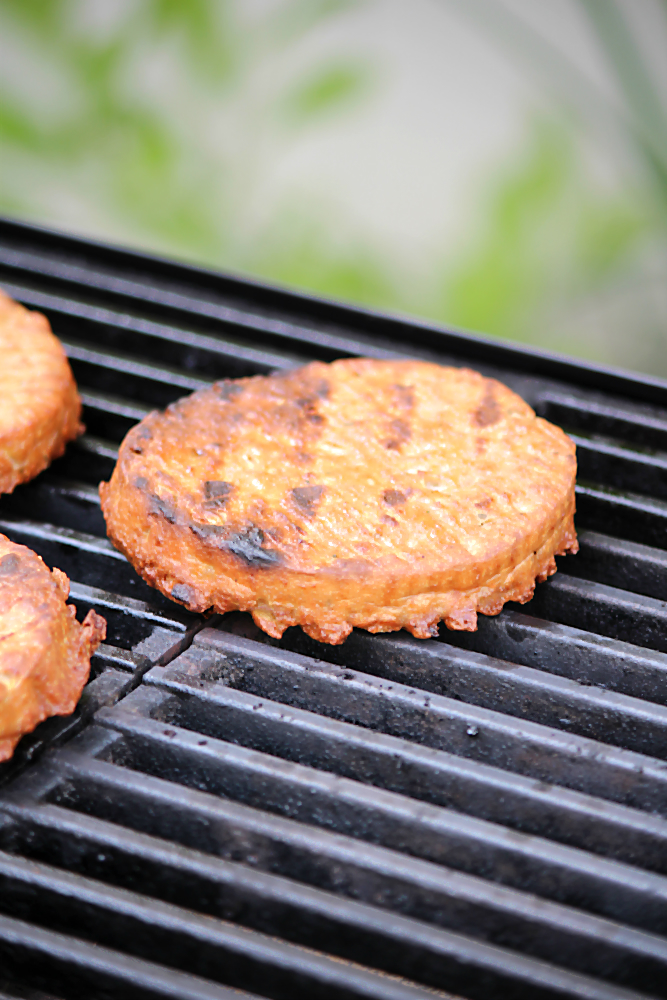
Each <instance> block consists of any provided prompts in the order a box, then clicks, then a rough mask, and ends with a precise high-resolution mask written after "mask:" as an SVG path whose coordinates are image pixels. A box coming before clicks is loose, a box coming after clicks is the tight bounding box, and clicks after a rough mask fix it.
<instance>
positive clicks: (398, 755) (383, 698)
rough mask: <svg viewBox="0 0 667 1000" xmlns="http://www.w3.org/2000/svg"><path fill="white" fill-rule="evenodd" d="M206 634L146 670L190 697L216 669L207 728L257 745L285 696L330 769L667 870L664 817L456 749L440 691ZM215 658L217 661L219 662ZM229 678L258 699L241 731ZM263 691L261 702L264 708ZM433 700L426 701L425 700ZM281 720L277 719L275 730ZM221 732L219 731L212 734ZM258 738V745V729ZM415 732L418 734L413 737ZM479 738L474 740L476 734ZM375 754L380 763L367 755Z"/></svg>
mask: <svg viewBox="0 0 667 1000" xmlns="http://www.w3.org/2000/svg"><path fill="white" fill-rule="evenodd" d="M208 633H209V630H206V631H205V632H203V633H200V635H199V636H196V637H195V640H194V644H193V646H192V647H190V649H189V650H188V651H187V652H186V653H184V654H182V655H181V656H180V657H179V658H178V659H177V660H175V661H173V662H172V664H171V665H170V666H169V667H168V669H166V670H152V671H151V672H150V673H149V674H147V675H146V677H145V681H146V683H153V684H155V685H157V686H158V687H160V688H161V689H163V690H165V691H173V692H174V693H176V695H177V697H180V698H181V700H183V699H187V698H188V697H189V696H190V695H191V694H192V691H191V690H188V688H191V687H192V683H193V681H192V675H193V673H194V674H195V676H196V675H197V673H201V674H202V675H203V676H207V674H208V673H209V671H210V672H212V673H213V675H214V676H218V677H221V678H222V677H224V684H219V683H216V684H210V685H208V684H207V692H206V695H205V696H202V699H203V704H199V703H198V702H197V701H194V702H193V705H192V711H193V712H194V713H195V715H194V717H193V719H194V724H195V725H196V726H197V727H198V728H201V727H202V726H205V728H206V730H207V731H210V727H211V725H215V726H216V727H217V728H219V732H220V733H221V734H224V738H225V739H230V740H232V741H233V742H240V743H244V742H245V743H252V745H253V746H255V747H257V748H260V747H259V742H257V743H256V742H254V741H255V739H257V737H256V736H255V735H251V733H252V728H253V726H254V725H256V724H255V723H254V722H253V721H252V720H253V719H255V718H259V719H261V720H262V721H261V723H257V725H261V726H262V727H263V728H264V738H265V739H267V738H268V737H269V732H270V730H271V721H270V720H269V719H267V718H266V713H267V712H269V713H272V714H273V715H275V709H274V707H273V703H276V702H277V703H279V704H280V709H279V711H278V717H279V720H280V722H279V723H278V728H285V727H289V726H291V725H293V724H296V720H297V719H299V720H301V721H302V723H303V725H304V727H305V728H306V730H307V731H308V732H313V733H320V737H319V738H320V739H321V741H322V742H323V745H324V746H325V748H326V751H327V753H326V756H325V758H324V759H325V763H324V765H323V766H324V768H325V769H327V770H328V769H329V767H327V763H326V762H327V757H328V758H329V759H330V760H331V761H332V762H333V761H336V767H337V768H340V767H341V766H344V767H345V768H346V769H347V773H348V776H356V773H357V772H358V773H359V774H361V775H362V779H361V780H364V779H365V780H369V781H371V782H374V781H379V782H380V783H385V782H386V781H393V782H398V783H399V787H398V790H400V791H403V790H405V789H408V790H409V792H410V794H412V795H414V796H416V797H418V798H422V799H425V800H426V801H431V802H434V803H437V804H440V805H445V806H449V807H453V808H455V809H458V810H460V811H465V812H467V813H469V814H470V815H474V816H477V817H479V818H482V819H488V820H490V821H492V822H500V823H503V824H505V825H507V826H510V827H513V828H516V829H519V830H522V831H523V832H525V833H533V834H536V835H539V836H548V837H550V838H552V839H555V840H560V841H561V842H563V843H567V844H570V845H572V846H578V847H585V848H587V849H589V850H593V851H595V852H597V853H602V854H604V855H606V856H609V857H615V858H617V859H620V860H625V861H628V862H629V863H631V864H641V865H642V866H643V867H645V868H654V869H657V870H661V871H665V842H666V839H667V824H666V823H665V820H664V819H662V818H661V817H658V816H650V818H649V817H647V816H646V814H645V813H643V812H640V811H637V810H634V809H628V808H627V807H626V806H619V805H617V804H613V805H612V804H611V803H609V802H600V801H599V799H596V798H594V797H593V796H590V795H583V794H582V793H580V792H573V791H570V790H569V789H565V788H563V786H551V785H544V784H540V785H539V786H536V783H535V781H534V780H533V779H531V778H528V777H525V776H523V775H519V774H515V773H512V772H511V771H506V770H503V769H501V768H498V767H493V766H490V765H488V764H486V763H484V762H482V761H479V760H474V759H470V758H467V757H465V756H457V755H456V751H457V749H458V747H457V745H456V742H455V740H450V738H449V737H448V735H447V731H446V719H445V720H444V724H443V720H442V719H441V717H440V712H439V709H440V707H441V706H440V705H439V699H438V698H437V697H436V698H435V699H433V700H431V699H430V698H428V697H427V698H426V699H424V698H423V694H422V695H419V694H417V693H416V692H415V691H413V690H410V689H409V688H407V687H406V686H404V685H402V684H399V683H396V682H394V683H392V684H391V685H389V684H386V683H383V682H381V681H377V680H376V679H375V678H374V677H371V676H369V675H368V674H366V675H364V674H361V673H358V672H356V671H351V670H349V669H346V668H339V667H332V666H330V665H328V664H324V663H321V662H319V663H318V662H317V661H312V660H308V659H306V658H305V657H300V656H294V655H290V654H289V653H286V654H282V655H278V656H276V655H275V654H273V655H271V654H270V653H268V652H265V651H259V652H258V651H257V650H256V649H253V648H252V645H251V644H250V643H243V642H242V643H239V642H238V641H234V640H232V641H231V642H225V641H221V642H217V643H216V644H215V647H214V649H213V650H211V649H210V647H209V648H208V649H207V648H206V646H207V643H206V636H207V635H208ZM202 647H203V648H202ZM212 652H213V654H214V655H213V656H211V653H212ZM212 663H213V664H215V666H214V667H213V668H212V667H211V664H212ZM225 685H230V687H231V688H232V689H238V690H239V691H243V692H246V693H247V695H248V696H251V701H250V704H251V710H252V713H253V715H252V716H251V717H250V718H249V719H246V718H245V716H247V711H245V712H244V711H242V710H241V717H240V719H239V725H240V732H239V734H238V735H236V730H237V729H238V728H239V726H237V725H235V724H234V722H233V720H231V719H230V718H229V711H228V710H227V711H226V710H225V706H226V701H227V700H228V699H230V698H232V701H231V704H232V705H233V706H236V705H238V707H239V708H240V707H241V706H247V704H248V701H247V699H243V700H241V701H240V702H237V701H236V700H235V699H234V696H232V694H231V691H230V689H229V688H227V687H225ZM258 697H259V698H261V699H263V701H262V703H261V706H260V704H259V703H258V702H257V698H258ZM264 699H269V700H270V703H271V704H268V705H267V703H266V701H265V700H264ZM425 701H428V703H429V704H428V705H425ZM179 704H180V703H179ZM314 705H317V706H318V711H319V713H320V714H321V715H324V716H328V717H332V718H333V719H335V720H338V721H336V722H334V723H328V722H324V721H323V720H319V721H318V719H317V717H314V716H313V715H312V707H313V706H314ZM286 706H289V708H290V709H292V708H294V707H295V706H296V707H299V708H301V709H307V708H310V712H304V711H301V712H299V713H297V715H296V716H294V715H293V714H292V713H291V712H288V713H285V711H284V710H285V707H286ZM174 710H175V711H176V709H174ZM209 716H211V717H212V719H213V720H216V719H220V720H222V719H225V722H224V724H223V723H222V721H221V723H220V726H219V727H218V724H217V722H211V721H209ZM283 716H284V718H283ZM170 717H171V718H173V719H174V721H176V718H177V719H178V721H179V724H181V725H183V726H185V727H186V728H191V723H190V716H189V712H188V709H187V704H183V705H182V706H181V707H179V708H178V710H177V716H176V717H174V716H170ZM340 720H344V722H342V723H341V721H340ZM350 723H352V724H353V725H350ZM275 725H276V724H275V719H273V726H274V728H275ZM358 727H363V729H361V730H360V729H359V728H358ZM371 734H373V735H371ZM380 734H385V736H383V735H380ZM213 735H218V733H217V732H215V731H214V732H213ZM466 735H467V733H466ZM478 735H479V734H478ZM387 736H388V737H389V738H386V737H387ZM396 737H399V739H396ZM273 738H275V739H276V740H282V741H284V739H287V747H286V751H285V752H286V753H287V755H288V756H289V755H290V754H291V755H292V756H297V757H298V759H299V760H304V759H305V757H304V756H302V755H304V754H305V749H304V747H303V746H302V743H301V741H300V740H299V738H298V733H297V732H296V731H295V732H294V733H290V735H287V736H285V737H281V736H280V735H279V734H275V737H272V739H273ZM476 738H477V737H475V739H476ZM259 740H260V742H261V737H260V738H259ZM408 740H409V741H410V742H406V741H408ZM470 740H471V737H468V742H470ZM339 744H340V746H339V750H338V753H339V755H340V756H339V757H335V756H334V755H333V753H332V751H333V749H334V747H336V746H337V745H339ZM272 745H273V746H274V747H275V745H276V744H275V743H274V744H272ZM433 750H436V751H437V752H436V753H434V752H433ZM364 751H365V754H366V756H365V757H364V756H363V753H364ZM274 752H275V750H274ZM459 753H461V751H460V750H459ZM371 754H372V755H373V757H375V758H377V759H376V760H371V759H368V758H369V755H371ZM281 755H283V754H281ZM350 757H351V760H348V758H350ZM350 769H352V770H350ZM385 787H387V786H386V784H385ZM394 787H396V785H394Z"/></svg>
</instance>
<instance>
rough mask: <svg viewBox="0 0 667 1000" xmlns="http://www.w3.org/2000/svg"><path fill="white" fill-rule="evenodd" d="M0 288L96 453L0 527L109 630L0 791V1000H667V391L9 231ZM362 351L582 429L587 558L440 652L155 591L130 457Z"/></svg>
mask: <svg viewBox="0 0 667 1000" xmlns="http://www.w3.org/2000/svg"><path fill="white" fill-rule="evenodd" d="M0 284H2V285H3V287H5V288H6V289H7V290H8V291H9V292H10V294H13V295H14V296H15V297H17V298H19V299H20V300H22V301H23V302H25V304H26V305H28V306H31V307H34V308H39V309H40V310H42V311H44V312H45V313H46V314H47V315H48V317H49V319H50V321H51V323H52V325H53V328H54V330H55V331H56V333H57V334H58V335H59V336H60V337H61V339H62V340H63V342H64V343H65V345H66V349H67V351H68V354H69V357H70V360H71V363H72V367H73V369H74V371H75V375H76V377H77V380H78V381H79V384H80V388H81V391H82V396H83V400H84V405H85V413H84V420H85V422H86V424H87V428H88V430H87V433H86V435H85V436H84V437H83V438H82V439H80V441H78V442H76V443H75V444H74V445H72V446H70V448H68V450H67V453H66V455H65V456H64V457H63V458H62V459H60V460H58V461H57V462H56V463H54V464H53V466H52V467H51V468H50V469H49V470H47V471H46V472H45V473H43V474H42V475H41V476H40V477H38V478H37V479H36V480H35V481H34V482H33V483H30V484H28V485H26V486H24V487H21V488H20V489H18V490H16V491H15V493H14V494H12V495H11V496H6V497H2V498H1V499H0V531H1V532H3V533H5V534H7V535H9V537H11V538H12V539H14V540H15V541H18V542H21V543H23V544H26V545H29V546H30V547H31V548H33V549H35V550H36V551H37V552H38V553H39V554H40V555H42V556H43V558H44V559H45V561H46V562H47V563H48V564H49V565H58V566H59V567H60V568H61V569H63V570H64V571H65V572H66V573H67V574H68V575H69V576H70V577H71V578H72V598H73V600H74V601H75V603H76V604H77V606H78V609H79V614H80V615H83V614H85V613H86V611H87V610H88V608H89V607H95V608H96V609H98V610H99V611H100V612H101V613H102V614H104V615H105V617H106V618H107V620H108V622H109V634H108V638H107V642H106V643H105V645H104V646H103V647H101V648H100V651H99V652H98V654H97V655H96V656H95V657H94V661H93V670H92V673H91V681H90V682H89V684H88V686H87V688H86V690H85V692H84V696H83V698H82V701H81V703H80V706H79V708H78V709H77V712H76V713H75V715H74V716H72V717H70V718H68V719H52V720H49V721H48V722H46V723H44V724H43V725H42V726H40V727H39V728H38V729H37V730H36V732H35V733H34V734H32V735H31V736H29V737H26V738H25V739H24V740H23V741H22V743H21V745H20V747H19V750H18V752H17V755H16V758H15V760H14V761H13V762H12V763H11V764H8V765H3V766H2V767H1V768H0V780H2V781H3V782H4V788H3V790H2V792H1V793H0V990H4V991H5V993H6V994H7V996H9V997H17V998H18V997H26V998H28V997H30V998H32V1000H43V998H45V997H55V998H56V1000H74V998H78V997H84V996H90V995H93V994H94V995H95V996H96V997H105V998H106V997H108V998H109V1000H112V998H120V997H122V998H126V997H130V998H135V997H136V998H137V1000H148V998H154V997H155V998H157V997H160V998H162V997H182V998H185V997H202V998H204V997H207V998H209V997H210V998H213V997H216V998H227V997H230V998H231V997H232V996H242V997H248V998H250V997H253V996H254V997H264V998H275V1000H282V998H285V1000H299V998H303V1000H310V998H312V997H318V998H323V1000H343V998H350V1000H352V998H353V1000H356V998H362V997H363V998H377V1000H417V998H421V997H423V998H426V997H433V996H440V997H446V996H450V995H451V993H454V994H456V995H457V996H459V997H468V998H483V1000H493V998H502V1000H505V998H509V1000H511V998H527V1000H533V998H537V1000H547V998H548V1000H551V998H554V1000H555V998H587V1000H598V998H599V1000H622V998H625V1000H632V998H634V1000H639V998H640V997H644V998H646V997H663V996H667V850H666V849H665V848H666V847H667V605H666V604H665V598H667V572H666V571H667V554H666V550H667V531H666V530H665V529H666V527H667V385H665V384H664V383H662V382H660V380H658V379H651V378H648V377H643V376H636V377H635V376H630V375H623V374H622V373H615V372H611V371H606V370H604V369H599V368H595V366H589V365H584V364H581V365H580V364H577V363H575V362H570V361H567V360H565V359H551V358H549V357H547V356H545V355H541V354H539V353H536V352H531V351H527V350H524V349H521V348H511V347H507V346H504V345H501V344H497V343H494V342H486V341H484V340H483V339H482V338H472V337H466V336H464V335H461V334H456V333H448V332H442V331H437V330H433V329H430V328H428V327H427V326H425V325H419V324H411V323H409V322H408V321H404V320H400V319H392V318H389V317H382V316H376V315H373V314H368V313H364V312H362V311H360V310H354V309H350V308H347V307H342V306H336V305H330V304H327V303H320V302H317V301H315V300H311V299H307V298H302V297H297V296H293V295H290V294H288V293H283V292H279V291H276V290H272V289H267V288H262V287H261V286H255V285H252V284H250V283H247V282H243V281H239V280H236V279H232V278H224V277H221V276H217V275H214V274H210V273H208V272H204V271H199V270H196V269H193V268H187V267H184V266H181V265H177V264H172V263H170V262H164V261H159V260H153V259H150V258H146V257H142V256H140V255H137V254H132V253H127V252H121V251H115V250H109V249H108V248H105V247H100V246H96V245H94V244H88V243H84V242H82V241H77V240H75V239H72V238H69V237H61V236H58V235H54V234H49V233H45V232H42V231H40V230H36V229H32V228H30V227H25V226H21V225H18V224H15V223H8V222H6V223H0ZM355 354H366V355H371V356H375V357H396V356H404V355H412V356H418V357H431V358H435V359H437V360H440V361H443V362H444V363H456V364H469V365H471V366H472V367H476V368H478V369H480V370H482V371H484V372H485V373H488V374H493V375H496V376H497V377H499V378H501V379H502V380H503V381H505V382H506V383H507V384H508V385H510V386H511V387H512V388H514V389H516V390H517V391H519V392H521V394H522V395H523V396H524V397H525V398H526V399H527V400H528V402H530V403H531V405H533V406H534V407H535V408H536V409H537V411H538V412H539V413H540V414H541V415H543V416H545V417H546V418H547V419H550V420H553V421H555V422H557V423H560V424H561V425H562V426H564V427H565V429H566V430H568V431H569V432H570V433H572V435H573V436H574V438H575V440H576V442H577V446H578V456H579V464H580V473H581V481H580V483H579V485H578V487H577V496H578V500H577V502H578V515H577V524H578V529H579V531H580V541H581V551H580V554H579V555H578V556H577V557H576V558H572V557H570V558H567V559H566V560H563V561H561V566H560V572H559V573H558V574H557V576H556V577H554V578H553V579H552V580H550V581H548V582H547V583H546V584H543V585H540V586H539V587H538V589H537V593H536V596H535V599H534V600H533V601H532V602H531V603H530V604H529V605H527V606H524V607H523V608H518V607H507V608H506V609H505V610H504V611H503V612H502V613H501V615H500V616H498V617H497V618H482V619H481V620H480V623H479V625H480V627H479V630H478V631H477V632H475V633H470V634H467V633H449V632H447V631H446V630H443V631H442V632H441V635H440V637H439V639H438V640H432V641H431V640H429V641H426V642H424V641H417V640H414V639H412V638H411V637H409V636H407V635H405V634H402V633H401V634H393V635H387V636H370V635H369V634H367V633H364V632H355V633H353V635H352V636H351V637H350V638H349V639H348V640H347V641H346V642H345V643H344V644H343V645H342V646H340V647H330V646H326V645H322V644H320V643H317V642H315V641H313V640H311V639H309V638H308V637H307V636H305V635H304V634H303V633H302V632H301V631H300V630H298V629H289V630H288V631H287V632H286V633H285V635H284V637H283V639H282V640H281V641H280V642H276V641H275V640H271V639H269V637H268V636H266V635H265V634H264V633H262V632H260V631H259V630H258V629H257V628H256V627H255V626H254V625H253V623H252V621H251V619H250V618H249V617H248V616H246V615H241V614H230V615H226V616H224V617H222V618H213V619H209V620H208V621H207V620H206V619H205V618H203V617H201V616H194V615H189V614H188V613H187V612H184V611H183V610H182V609H181V608H180V607H178V606H177V605H175V604H172V603H171V602H169V601H167V600H165V599H163V598H162V597H161V596H160V595H159V594H157V593H156V592H155V591H153V590H151V589H150V588H148V587H147V586H146V585H145V584H144V583H143V581H141V580H140V579H139V578H138V577H137V576H136V574H135V573H134V572H133V570H132V569H131V567H130V566H129V565H128V564H127V563H126V561H125V560H124V559H123V558H122V557H121V556H120V555H119V554H118V553H117V552H116V551H115V550H114V549H113V548H112V547H111V546H110V544H109V543H108V541H107V539H106V533H105V529H104V522H103V519H102V517H101V513H100V509H99V501H98V498H97V492H96V486H97V483H98V481H99V479H100V478H103V477H104V478H106V477H107V476H108V475H109V473H110V471H111V469H112V468H113V463H114V461H115V456H116V452H117V448H118V444H119V442H120V440H121V439H122V437H123V435H124V434H125V433H126V432H127V430H128V429H129V428H130V427H131V426H132V425H133V424H134V423H135V422H136V421H137V420H140V419H141V418H142V417H143V416H144V415H145V414H146V413H147V412H148V411H149V410H150V409H151V408H153V407H156V406H164V405H166V404H167V403H169V402H171V401H172V400H174V399H176V398H178V397H179V396H181V395H182V394H183V393H185V392H189V391H192V390H193V389H195V388H198V387H200V386H202V385H206V384H209V383H210V382H211V381H213V380H215V379H217V378H221V377H237V376H241V375H249V374H255V373H262V372H267V371H272V370H275V369H280V368H286V367H290V366H293V365H295V364H299V363H303V362H306V361H308V360H311V359H315V358H319V359H323V360H330V359H333V358H335V357H340V356H345V355H355Z"/></svg>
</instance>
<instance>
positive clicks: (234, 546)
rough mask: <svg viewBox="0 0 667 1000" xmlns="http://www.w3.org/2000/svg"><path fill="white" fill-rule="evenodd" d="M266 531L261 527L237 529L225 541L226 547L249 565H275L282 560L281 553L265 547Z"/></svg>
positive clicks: (265, 566) (262, 566) (263, 566)
mask: <svg viewBox="0 0 667 1000" xmlns="http://www.w3.org/2000/svg"><path fill="white" fill-rule="evenodd" d="M264 537H265V536H264V532H263V531H262V529H261V528H246V529H245V530H244V531H236V532H235V533H234V534H233V535H230V536H229V538H227V539H226V540H225V542H224V546H225V548H226V549H227V550H228V551H229V552H231V553H232V554H233V555H235V556H237V557H238V558H239V559H242V560H243V562H244V563H246V565H248V566H257V567H261V568H264V569H266V568H267V567H268V566H275V565H276V563H279V562H280V553H279V552H276V551H275V549H265V548H263V547H262V546H263V544H264Z"/></svg>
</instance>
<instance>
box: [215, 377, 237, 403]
mask: <svg viewBox="0 0 667 1000" xmlns="http://www.w3.org/2000/svg"><path fill="white" fill-rule="evenodd" d="M213 390H214V392H215V393H217V395H218V396H220V398H221V399H224V400H226V401H229V400H231V399H234V397H235V396H238V395H240V394H241V393H242V392H243V386H242V385H239V384H238V382H232V380H231V379H228V378H223V379H221V380H220V381H219V382H214V383H213Z"/></svg>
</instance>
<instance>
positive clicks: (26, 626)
mask: <svg viewBox="0 0 667 1000" xmlns="http://www.w3.org/2000/svg"><path fill="white" fill-rule="evenodd" d="M68 594H69V580H68V579H67V577H66V576H65V574H64V573H61V571H60V570H59V569H54V570H53V572H50V571H49V568H48V566H45V565H44V563H43V562H42V560H41V559H40V558H39V556H38V555H35V553H34V552H32V551H31V550H30V549H27V548H26V547H25V546H24V545H16V544H15V543H14V542H10V541H9V539H8V538H5V536H4V535H0V760H6V759H7V758H8V757H11V755H12V752H13V750H14V747H15V746H16V744H17V743H18V741H19V739H20V738H21V736H23V734H24V733H29V732H31V731H32V730H33V729H34V728H35V726H36V725H37V724H38V723H39V722H41V721H42V720H43V719H46V718H47V717H48V716H50V715H68V714H69V713H70V712H72V711H74V708H75V706H76V703H77V701H78V700H79V696H80V695H81V691H82V689H83V686H84V684H85V683H86V681H87V680H88V673H89V671H90V656H91V653H93V652H94V651H95V650H96V649H97V647H98V646H99V644H100V642H101V641H102V639H104V636H105V634H106V622H105V621H104V618H101V617H100V616H99V615H97V614H95V612H94V611H89V612H88V614H87V615H86V618H85V620H84V622H83V624H82V625H79V623H78V622H77V620H76V618H75V617H74V615H75V611H76V609H75V608H74V607H73V606H72V605H68V604H66V603H65V601H66V600H67V595H68Z"/></svg>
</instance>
